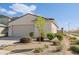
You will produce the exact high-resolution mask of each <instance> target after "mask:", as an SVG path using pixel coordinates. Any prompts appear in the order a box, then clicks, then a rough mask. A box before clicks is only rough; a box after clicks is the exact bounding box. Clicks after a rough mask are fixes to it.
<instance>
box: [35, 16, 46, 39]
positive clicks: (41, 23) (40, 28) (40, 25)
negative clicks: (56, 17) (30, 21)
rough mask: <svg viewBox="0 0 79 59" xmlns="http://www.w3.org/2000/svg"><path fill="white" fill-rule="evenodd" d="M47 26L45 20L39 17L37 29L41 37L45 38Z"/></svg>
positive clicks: (36, 24) (36, 22)
mask: <svg viewBox="0 0 79 59" xmlns="http://www.w3.org/2000/svg"><path fill="white" fill-rule="evenodd" d="M45 24H46V22H45V19H44V18H43V17H41V16H38V17H37V20H36V21H35V27H36V28H37V29H38V31H39V34H40V37H43V38H44V36H45V34H44V26H45Z"/></svg>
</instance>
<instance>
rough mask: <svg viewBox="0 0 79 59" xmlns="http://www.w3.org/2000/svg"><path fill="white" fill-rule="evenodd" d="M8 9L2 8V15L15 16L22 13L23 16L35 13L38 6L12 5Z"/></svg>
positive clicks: (0, 8) (0, 9)
mask: <svg viewBox="0 0 79 59" xmlns="http://www.w3.org/2000/svg"><path fill="white" fill-rule="evenodd" d="M7 8H9V9H5V8H2V7H0V13H3V14H7V15H10V16H11V15H15V14H17V13H22V14H26V13H32V14H33V13H34V11H35V10H36V6H35V5H30V6H28V5H25V4H12V5H11V6H8V7H7Z"/></svg>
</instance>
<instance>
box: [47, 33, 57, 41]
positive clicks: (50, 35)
mask: <svg viewBox="0 0 79 59" xmlns="http://www.w3.org/2000/svg"><path fill="white" fill-rule="evenodd" d="M47 38H48V39H49V40H52V39H54V38H55V34H53V33H47Z"/></svg>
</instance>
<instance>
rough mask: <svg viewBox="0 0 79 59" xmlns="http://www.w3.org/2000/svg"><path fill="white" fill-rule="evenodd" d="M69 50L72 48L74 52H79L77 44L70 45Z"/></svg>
mask: <svg viewBox="0 0 79 59" xmlns="http://www.w3.org/2000/svg"><path fill="white" fill-rule="evenodd" d="M70 50H72V51H73V52H75V53H79V45H74V46H71V47H70Z"/></svg>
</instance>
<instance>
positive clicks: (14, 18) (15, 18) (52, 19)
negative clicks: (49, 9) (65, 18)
mask: <svg viewBox="0 0 79 59" xmlns="http://www.w3.org/2000/svg"><path fill="white" fill-rule="evenodd" d="M26 15H32V16H35V17H38V15H34V14H30V13H28V14H25V15H23V16H20V17H13V18H12V19H11V20H12V21H15V20H17V19H19V18H21V17H24V16H26ZM43 18H45V17H43ZM45 19H46V20H51V21H55V19H54V18H45ZM12 21H11V22H12ZM54 24H55V25H56V26H57V24H56V23H55V22H54ZM57 27H58V26H57Z"/></svg>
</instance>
